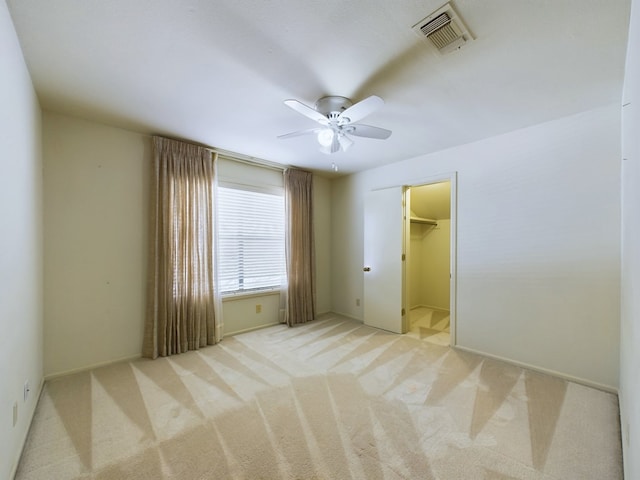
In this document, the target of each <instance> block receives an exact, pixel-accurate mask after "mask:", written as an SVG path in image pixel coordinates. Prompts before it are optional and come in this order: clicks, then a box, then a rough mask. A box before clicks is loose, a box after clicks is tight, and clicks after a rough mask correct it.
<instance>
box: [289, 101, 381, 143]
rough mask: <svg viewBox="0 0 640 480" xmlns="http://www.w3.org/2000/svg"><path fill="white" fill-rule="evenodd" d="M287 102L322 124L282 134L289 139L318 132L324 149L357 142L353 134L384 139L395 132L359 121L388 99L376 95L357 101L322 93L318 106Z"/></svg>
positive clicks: (318, 137)
mask: <svg viewBox="0 0 640 480" xmlns="http://www.w3.org/2000/svg"><path fill="white" fill-rule="evenodd" d="M284 103H285V105H287V106H288V107H290V108H292V109H293V110H295V111H296V112H298V113H301V114H302V115H304V116H305V117H307V118H310V119H311V120H315V121H316V122H318V123H319V124H320V125H321V126H319V127H316V128H308V129H306V130H299V131H297V132H292V133H287V134H285V135H280V136H279V137H278V138H281V139H285V138H291V137H297V136H299V135H307V134H314V135H316V137H317V139H318V143H319V144H320V151H321V152H323V153H327V154H331V153H336V152H338V151H340V150H342V151H346V150H347V149H348V148H349V147H350V146H351V145H353V140H352V139H351V138H349V135H353V136H356V137H366V138H377V139H380V140H384V139H386V138H389V136H390V135H391V130H385V129H384V128H379V127H372V126H371V125H363V124H361V123H355V122H357V121H358V120H360V119H362V118H364V117H366V116H367V115H369V114H370V113H373V112H374V111H375V110H377V109H378V108H380V107H381V106H382V105H384V100H382V99H381V98H380V97H377V96H375V95H372V96H370V97H367V98H365V99H364V100H362V101H360V102H358V103H355V104H354V103H353V102H351V100H349V99H348V98H345V97H338V96H328V97H322V98H321V99H320V100H318V101H317V102H316V104H315V108H311V107H308V106H306V105H305V104H303V103H300V102H299V101H298V100H285V101H284Z"/></svg>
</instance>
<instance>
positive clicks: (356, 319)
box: [327, 311, 364, 323]
mask: <svg viewBox="0 0 640 480" xmlns="http://www.w3.org/2000/svg"><path fill="white" fill-rule="evenodd" d="M327 313H333V314H335V315H340V316H341V317H347V318H349V319H351V320H355V321H356V322H360V323H364V320H362V319H361V318H358V317H354V316H353V315H349V314H347V313H342V312H335V311H334V312H327Z"/></svg>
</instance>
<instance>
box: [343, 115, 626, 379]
mask: <svg viewBox="0 0 640 480" xmlns="http://www.w3.org/2000/svg"><path fill="white" fill-rule="evenodd" d="M619 155H620V114H619V106H618V105H610V106H605V107H602V108H599V109H595V110H591V111H588V112H584V113H581V114H578V115H574V116H570V117H565V118H561V119H558V120H554V121H551V122H546V123H543V124H539V125H535V126H532V127H530V128H526V129H522V130H518V131H514V132H511V133H508V134H505V135H500V136H497V137H493V138H489V139H485V140H482V141H479V142H475V143H471V144H467V145H463V146H460V147H456V148H452V149H448V150H444V151H441V152H437V153H434V154H430V155H425V156H421V157H417V158H414V159H410V160H406V161H402V162H398V163H396V164H392V165H387V166H383V167H379V168H375V169H371V170H367V171H364V172H361V173H358V174H355V175H349V176H345V177H340V178H337V179H335V180H334V182H333V185H332V191H333V195H332V229H333V237H332V246H333V252H334V254H333V259H332V260H333V261H332V279H333V282H332V283H333V289H332V293H333V303H334V308H335V309H336V310H337V311H339V312H341V313H346V314H348V315H351V316H353V317H355V318H359V319H362V308H361V307H357V306H355V302H354V299H355V298H356V297H360V298H362V292H363V273H362V262H363V245H364V242H365V239H364V236H363V199H364V195H365V193H366V192H367V191H368V190H371V189H374V188H382V187H386V186H391V185H403V184H408V185H416V184H421V183H426V180H427V179H428V178H433V177H436V176H444V175H447V174H449V173H451V172H454V171H457V172H458V177H457V178H458V180H457V181H458V188H457V205H458V207H457V208H458V212H457V232H458V233H457V252H458V255H457V341H458V344H459V345H460V346H462V347H464V348H467V349H470V350H475V351H478V352H484V353H487V354H490V355H494V356H497V357H501V358H504V359H508V360H511V361H515V362H518V363H521V364H524V365H530V366H533V367H536V368H538V369H543V370H548V371H551V372H557V373H559V374H562V375H564V376H566V377H570V378H575V379H580V380H582V381H584V382H588V383H591V384H596V385H600V386H603V387H606V388H611V389H615V388H617V385H618V353H619V313H620V306H619V294H620V263H619V262H620V235H619V232H620V200H619V197H620V195H619V191H620V163H619V161H618V158H619Z"/></svg>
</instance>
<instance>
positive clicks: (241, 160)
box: [143, 134, 290, 172]
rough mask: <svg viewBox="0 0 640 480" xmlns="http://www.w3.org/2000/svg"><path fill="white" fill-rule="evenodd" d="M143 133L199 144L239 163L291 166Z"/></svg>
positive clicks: (278, 167) (274, 167)
mask: <svg viewBox="0 0 640 480" xmlns="http://www.w3.org/2000/svg"><path fill="white" fill-rule="evenodd" d="M143 135H145V136H146V137H149V138H153V137H163V138H168V139H170V140H177V141H179V142H185V143H191V144H193V145H199V146H201V147H203V148H206V149H207V150H209V151H210V152H211V153H217V154H218V155H222V156H224V157H227V158H228V159H229V160H234V161H236V162H239V163H246V164H248V165H255V166H258V167H264V168H270V169H272V170H278V171H280V172H284V171H285V170H286V169H287V168H289V167H290V165H282V164H280V163H276V162H271V161H269V160H263V159H262V158H256V157H251V156H249V155H243V154H242V153H236V152H232V151H230V150H223V149H221V148H213V147H209V146H207V145H203V144H201V143H193V142H190V141H189V140H182V139H177V138H172V137H165V136H164V135H154V134H143Z"/></svg>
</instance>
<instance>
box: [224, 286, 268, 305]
mask: <svg viewBox="0 0 640 480" xmlns="http://www.w3.org/2000/svg"><path fill="white" fill-rule="evenodd" d="M268 295H280V290H279V289H274V290H258V291H255V292H243V293H232V294H229V295H222V301H223V302H232V301H234V300H244V299H247V298H252V297H266V296H268Z"/></svg>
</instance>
